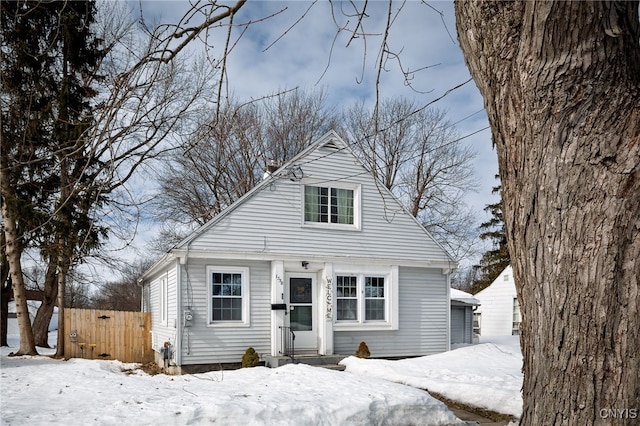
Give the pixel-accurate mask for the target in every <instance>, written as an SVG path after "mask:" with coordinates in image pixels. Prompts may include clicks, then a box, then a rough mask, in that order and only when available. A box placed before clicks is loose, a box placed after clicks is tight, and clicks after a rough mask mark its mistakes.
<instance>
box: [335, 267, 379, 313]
mask: <svg viewBox="0 0 640 426" xmlns="http://www.w3.org/2000/svg"><path fill="white" fill-rule="evenodd" d="M385 278H386V277H385V276H383V275H368V274H354V275H341V274H337V275H336V321H337V322H353V323H365V322H385V321H387V318H388V314H387V312H388V309H389V303H388V301H389V299H388V297H386V294H387V293H388V290H387V289H386V286H387V285H388V284H387V283H388V282H389V280H388V279H385Z"/></svg>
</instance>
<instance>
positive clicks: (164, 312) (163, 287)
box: [159, 275, 169, 326]
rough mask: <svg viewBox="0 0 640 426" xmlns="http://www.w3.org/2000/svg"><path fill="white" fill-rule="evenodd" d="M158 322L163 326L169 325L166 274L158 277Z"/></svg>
mask: <svg viewBox="0 0 640 426" xmlns="http://www.w3.org/2000/svg"><path fill="white" fill-rule="evenodd" d="M159 293H160V294H159V297H160V324H162V325H164V326H168V325H169V315H168V313H169V286H168V283H167V276H166V275H163V276H162V278H160V291H159Z"/></svg>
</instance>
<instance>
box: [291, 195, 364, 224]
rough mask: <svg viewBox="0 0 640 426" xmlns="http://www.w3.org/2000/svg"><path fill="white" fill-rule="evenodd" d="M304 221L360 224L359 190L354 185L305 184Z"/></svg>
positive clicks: (307, 222) (308, 222)
mask: <svg viewBox="0 0 640 426" xmlns="http://www.w3.org/2000/svg"><path fill="white" fill-rule="evenodd" d="M303 198H304V200H303V201H304V223H305V224H327V225H338V226H341V225H346V226H349V227H357V226H358V222H359V221H358V214H359V213H358V212H359V209H358V191H357V188H355V187H354V186H351V187H347V186H345V187H343V186H316V185H305V186H304V197H303Z"/></svg>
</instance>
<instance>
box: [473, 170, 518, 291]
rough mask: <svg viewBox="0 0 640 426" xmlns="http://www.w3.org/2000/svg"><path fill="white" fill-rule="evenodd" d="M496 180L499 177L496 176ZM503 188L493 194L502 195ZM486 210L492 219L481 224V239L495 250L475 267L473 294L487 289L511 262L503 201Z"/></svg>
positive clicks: (497, 187)
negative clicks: (486, 241)
mask: <svg viewBox="0 0 640 426" xmlns="http://www.w3.org/2000/svg"><path fill="white" fill-rule="evenodd" d="M496 178H499V177H498V176H496ZM501 188H502V187H501V185H498V186H495V187H494V188H493V191H491V192H492V193H493V194H500V190H501ZM484 210H485V211H486V212H489V213H490V214H491V218H490V219H489V220H487V221H486V222H483V223H482V224H480V230H482V231H483V232H482V233H481V234H480V238H481V239H482V240H489V241H490V242H491V243H492V244H493V249H491V250H488V251H487V252H485V253H484V254H483V255H482V258H480V262H479V264H478V265H474V269H475V270H476V272H477V276H476V278H475V279H474V281H473V284H472V285H471V289H470V291H471V293H473V294H476V293H477V292H479V291H480V290H483V289H485V288H487V287H488V286H489V285H490V284H491V283H492V282H493V280H495V279H496V277H497V276H498V275H500V272H502V271H503V270H504V268H506V267H507V266H509V263H510V262H511V259H510V257H509V249H508V247H507V234H506V232H505V230H504V221H503V219H502V199H500V201H498V202H497V203H493V204H487V206H486V207H485V208H484Z"/></svg>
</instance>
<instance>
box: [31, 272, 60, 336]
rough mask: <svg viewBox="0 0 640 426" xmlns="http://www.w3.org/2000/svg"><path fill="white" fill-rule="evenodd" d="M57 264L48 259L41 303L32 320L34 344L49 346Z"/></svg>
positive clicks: (54, 303)
mask: <svg viewBox="0 0 640 426" xmlns="http://www.w3.org/2000/svg"><path fill="white" fill-rule="evenodd" d="M56 269H57V264H56V262H54V261H53V260H50V261H49V264H48V266H47V272H46V274H45V277H44V290H43V292H42V304H41V305H40V307H39V308H38V312H37V313H36V317H35V318H34V320H33V337H34V339H35V341H36V346H40V347H42V348H49V347H50V346H49V324H50V323H51V317H52V316H53V311H54V309H55V306H56V302H57V297H58V281H57V276H56Z"/></svg>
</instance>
